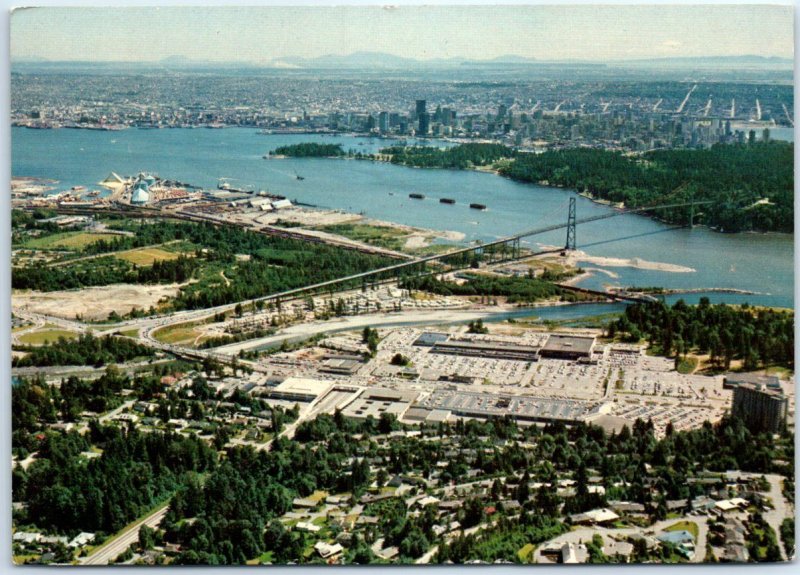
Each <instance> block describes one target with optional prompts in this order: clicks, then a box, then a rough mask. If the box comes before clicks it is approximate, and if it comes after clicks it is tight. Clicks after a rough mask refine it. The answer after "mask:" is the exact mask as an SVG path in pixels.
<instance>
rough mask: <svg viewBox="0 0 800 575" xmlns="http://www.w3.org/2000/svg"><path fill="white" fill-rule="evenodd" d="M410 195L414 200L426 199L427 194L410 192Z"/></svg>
mask: <svg viewBox="0 0 800 575" xmlns="http://www.w3.org/2000/svg"><path fill="white" fill-rule="evenodd" d="M408 197H409V198H412V199H414V200H424V199H425V196H424V195H423V194H408Z"/></svg>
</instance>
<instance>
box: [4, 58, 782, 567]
mask: <svg viewBox="0 0 800 575" xmlns="http://www.w3.org/2000/svg"><path fill="white" fill-rule="evenodd" d="M501 68H502V67H501ZM537 70H538V69H537ZM518 72H519V69H517V68H514V67H511V68H510V69H508V70H506V72H504V73H502V74H500V73H497V74H492V73H488V72H487V73H485V74H483V73H482V74H478V75H477V76H476V77H477V78H479V79H477V80H474V81H467V80H466V79H465V76H469V74H466V73H462V72H456V71H452V70H447V71H446V72H443V73H442V77H441V78H437V77H436V74H434V73H433V72H431V71H427V72H425V73H424V74H422V76H423V77H424V79H423V80H413V81H412V80H409V79H406V78H405V75H404V74H400V73H388V72H387V73H378V72H375V71H372V72H370V73H366V74H364V75H362V76H358V75H355V76H356V77H359V78H360V79H359V80H357V81H354V79H353V78H347V76H348V72H347V71H342V72H341V73H339V74H338V75H337V74H336V73H334V72H333V71H331V70H327V71H317V72H313V73H312V72H311V71H303V72H302V73H300V72H297V73H292V72H290V71H287V72H279V71H276V70H273V71H271V72H269V73H265V72H263V71H259V70H245V71H242V72H241V73H240V74H230V73H225V74H222V73H218V72H215V71H207V72H204V73H198V72H197V71H194V72H191V71H183V72H181V73H178V72H176V71H175V70H172V69H167V70H165V71H164V73H163V74H158V75H155V74H153V73H152V72H147V71H146V70H138V69H126V70H121V71H120V70H117V71H114V70H107V69H104V68H103V69H94V70H93V69H86V68H85V67H78V66H76V67H75V69H74V70H67V71H65V70H64V69H62V68H57V69H50V68H48V66H46V65H38V66H36V65H30V66H29V67H25V66H18V67H16V68H15V70H14V73H13V75H12V82H11V94H12V124H13V125H14V126H16V127H18V128H30V129H42V130H51V129H52V130H56V129H83V130H102V131H116V130H145V129H147V130H156V129H167V128H171V129H189V128H219V129H223V128H225V129H235V128H236V127H249V128H257V129H259V130H263V131H264V133H266V134H275V133H292V134H304V135H305V134H308V135H309V136H310V135H319V134H324V135H326V139H325V140H315V141H310V140H309V141H308V142H305V141H304V142H299V143H295V144H288V145H283V146H277V147H275V148H274V149H269V150H267V149H265V150H264V152H265V154H264V158H263V159H261V158H259V159H258V160H257V161H259V162H263V163H265V164H264V165H274V164H281V162H284V163H285V162H290V161H292V160H293V159H297V158H317V159H319V160H320V161H326V162H345V161H346V160H352V161H353V163H352V164H350V165H353V166H362V165H366V164H363V163H358V162H368V163H369V164H370V165H373V164H375V163H381V162H383V163H386V164H394V165H395V166H405V167H407V168H408V169H410V168H430V169H431V170H434V169H435V170H444V169H449V170H454V172H453V173H455V171H466V170H478V171H488V172H493V173H495V174H497V176H498V177H500V179H502V178H509V179H511V180H513V181H515V182H521V183H523V184H526V185H527V184H538V185H544V186H552V187H559V188H566V189H570V190H575V191H576V192H577V193H579V194H581V195H583V196H585V197H587V198H590V199H591V200H593V201H595V202H597V203H598V204H600V205H603V206H605V207H608V208H609V212H608V213H607V214H605V215H602V216H596V217H595V219H601V218H605V217H614V216H623V214H626V213H627V212H628V211H632V213H643V214H644V215H646V216H649V217H651V218H655V219H657V220H659V221H661V222H666V223H669V224H670V225H673V226H676V228H675V229H678V228H679V227H684V226H685V227H689V228H691V227H693V226H700V225H702V226H707V227H709V228H711V229H712V230H715V232H728V233H733V232H772V233H784V234H785V233H791V232H792V230H793V226H794V217H793V202H794V198H793V189H794V181H793V159H792V158H793V154H794V150H793V147H794V144H793V143H792V142H787V141H780V140H778V139H775V138H773V137H771V131H773V130H776V129H782V128H787V127H792V126H793V117H792V114H793V105H792V102H793V98H792V89H793V88H792V85H791V78H789V80H788V83H787V82H786V81H785V78H783V76H782V74H783V73H782V72H775V73H774V76H773V75H770V74H772V72H770V73H769V74H768V76H769V81H763V82H755V81H753V80H752V79H751V78H749V76H748V74H751V73H753V72H752V70H751V71H749V72H748V73H747V74H744V77H747V80H746V81H745V80H742V81H740V82H737V81H736V80H734V79H732V78H730V77H728V76H725V78H724V79H723V80H719V81H708V80H705V79H704V80H697V81H695V80H693V79H690V80H688V81H687V80H686V79H680V78H679V77H674V76H675V75H671V74H668V75H666V76H668V77H669V79H666V80H665V79H663V78H662V79H657V78H649V77H648V76H647V75H646V74H645V73H644V72H641V71H637V72H635V73H634V72H631V73H630V74H627V73H626V74H618V75H617V76H619V77H622V78H624V80H619V79H614V77H615V76H614V74H613V73H611V72H609V71H603V70H601V71H599V72H598V71H596V70H595V71H592V72H591V73H589V72H587V73H585V74H584V75H583V76H581V75H580V74H578V73H577V72H576V77H577V79H572V80H569V79H565V78H564V77H563V74H564V72H563V70H562V71H560V72H558V73H556V72H553V71H550V68H547V67H544V71H542V70H538V71H536V73H535V74H533V73H532V75H533V76H536V79H535V80H524V81H523V80H519V77H520V74H518ZM686 77H689V78H691V77H693V76H692V75H691V74H688V73H687V74H686ZM695 77H696V76H695ZM701 77H702V75H701ZM779 79H782V80H784V81H780V80H779ZM101 95H102V100H101V99H100V98H101ZM353 134H356V135H365V136H370V137H374V138H376V139H377V138H381V137H386V138H387V139H389V138H391V139H392V140H393V141H392V142H391V143H387V145H386V146H381V147H379V148H378V149H377V151H374V152H372V151H370V152H366V151H361V150H357V149H349V148H348V147H346V146H344V145H342V144H340V143H339V141H337V137H343V136H345V135H353ZM254 137H255V136H254ZM259 137H261V136H259ZM406 138H408V139H411V138H414V141H413V142H409V143H408V144H407V145H406V144H405V142H403V140H404V139H406ZM397 140H400V143H398V142H397ZM320 141H322V142H324V143H320ZM267 163H268V164H267ZM380 165H385V164H380ZM100 169H101V170H102V172H103V174H107V176H106V177H105V178H104V179H102V181H98V182H96V184H94V185H93V186H88V187H87V186H80V185H75V186H68V187H67V188H66V189H65V186H63V185H61V183H60V182H59V181H57V180H55V179H51V177H52V176H51V174H47V173H36V174H33V173H25V174H22V173H16V171H15V172H14V179H13V181H12V185H11V195H12V208H13V209H12V214H11V227H12V229H11V238H12V266H13V269H12V288H13V301H12V312H13V316H12V333H11V342H12V366H13V368H12V375H13V378H14V381H13V387H12V424H13V432H12V437H11V442H12V453H13V468H12V495H13V534H12V539H13V555H14V561H15V562H16V563H37V564H39V563H42V564H75V565H106V564H136V565H141V564H146V565H167V564H168V565H239V564H248V565H266V564H330V565H342V564H368V563H378V564H390V563H403V564H447V563H459V564H462V563H465V564H473V563H474V564H486V563H515V564H528V563H536V564H553V563H565V564H576V563H632V562H653V563H671V564H686V563H703V562H713V563H716V562H775V561H785V560H788V559H792V558H793V557H794V555H795V542H794V537H795V535H794V533H795V530H794V505H795V503H794V494H795V485H794V482H795V477H794V459H795V453H794V445H795V443H794V414H795V405H796V404H795V387H794V343H795V342H794V313H793V310H792V309H787V308H783V307H777V306H762V305H751V304H748V303H730V304H726V303H716V302H712V301H711V300H712V299H713V298H710V297H708V296H711V295H714V294H715V291H714V289H710V290H709V291H708V293H706V292H703V297H699V298H696V299H695V300H692V301H696V303H692V304H690V303H687V301H689V298H688V297H687V298H686V301H685V300H684V299H679V298H678V297H673V298H672V299H668V298H667V297H666V296H680V294H686V295H687V296H689V295H693V293H692V290H688V289H687V290H677V289H676V290H666V289H663V288H661V287H659V286H651V287H646V286H638V287H636V286H627V287H625V288H615V289H610V288H609V289H589V288H587V287H583V286H582V285H581V283H580V282H581V280H582V279H584V278H585V277H586V276H587V275H589V274H592V273H598V272H597V270H596V269H595V270H590V269H586V266H585V265H584V266H581V265H580V264H579V262H580V261H582V260H580V259H576V257H579V256H580V254H581V252H580V250H578V249H577V246H576V244H575V230H576V228H577V229H578V230H580V229H581V228H580V227H578V224H580V223H581V222H580V221H579V220H577V221H576V218H575V214H574V205H575V204H574V202H575V199H574V195H575V194H572V196H573V198H572V202H571V204H570V207H571V209H572V210H573V211H572V212H571V214H570V216H569V218H568V221H567V223H566V224H565V225H561V223H560V218H561V216H559V222H558V223H557V224H555V225H553V226H551V228H552V229H553V230H563V231H564V233H565V235H566V237H567V241H566V244H565V245H563V246H562V245H559V246H548V247H547V249H537V248H534V247H533V246H532V245H527V244H523V243H521V241H520V240H521V238H522V237H527V236H531V235H535V234H538V233H540V231H537V230H534V231H532V232H530V233H527V232H526V233H525V234H521V235H520V236H514V234H515V233H518V232H520V230H516V229H509V230H507V232H506V235H505V236H503V237H501V238H498V239H496V240H493V241H490V242H486V243H479V242H473V243H466V242H464V241H463V234H462V235H460V236H459V235H458V234H456V233H454V232H447V231H445V230H444V229H422V228H417V227H412V226H407V225H400V224H397V223H394V222H387V221H379V220H376V219H373V218H369V217H365V216H364V215H363V214H357V213H352V211H347V210H342V209H333V208H322V207H315V206H309V205H303V203H302V202H298V201H297V200H295V199H294V198H287V197H286V196H285V195H282V194H279V193H275V192H274V191H270V190H257V189H254V188H252V189H251V188H247V187H243V186H237V184H236V183H235V180H233V179H232V178H222V177H220V181H219V184H218V185H217V186H216V187H208V186H200V185H196V184H195V183H192V182H182V181H178V180H177V179H176V176H174V175H171V174H166V173H160V174H154V173H151V172H149V171H147V166H142V168H141V170H142V171H140V172H137V173H131V174H127V173H117V172H115V171H114V170H115V169H116V168H115V167H113V166H107V167H106V166H103V167H101V168H100ZM397 169H406V168H397ZM425 173H428V172H425ZM431 173H432V172H431ZM291 177H292V179H296V180H297V181H302V180H303V179H304V176H303V175H301V174H300V173H297V172H294V174H293V175H291ZM486 177H493V176H486ZM229 180H230V181H229ZM231 182H233V183H231ZM423 191H424V190H423ZM425 199H426V197H425V195H424V194H423V193H416V192H415V193H412V194H410V195H409V201H418V200H419V201H422V200H425ZM431 199H434V201H435V198H427V200H428V201H430V200H431ZM439 202H440V203H441V204H442V205H452V204H455V203H456V200H455V199H454V198H445V197H442V198H439ZM587 203H588V201H587ZM662 206H663V207H662ZM464 208H465V210H464V211H466V212H472V211H473V210H474V211H475V212H485V211H486V210H487V206H486V205H484V204H481V203H477V202H475V203H471V204H470V205H469V209H467V207H466V206H464ZM488 208H489V209H491V207H490V206H489V207H488ZM623 217H632V216H630V215H629V216H623ZM546 223H548V224H549V223H552V222H546ZM447 225H448V224H447V223H446V222H443V223H442V227H446V226H447ZM544 229H550V228H544ZM559 233H561V231H559ZM754 235H755V234H754ZM570 238H572V239H570ZM595 259H596V260H598V261H600V262H601V263H599V264H596V265H602V258H595ZM583 261H585V260H583ZM606 261H608V260H606ZM626 265H633V266H636V265H638V266H640V267H641V266H643V265H648V266H651V267H650V268H645V269H661V270H662V271H664V270H666V271H676V269H677V272H680V271H682V270H681V269H679V266H675V265H673V266H671V267H670V265H669V264H663V263H652V262H645V263H644V264H643V263H642V262H639V261H634V262H627V264H626ZM653 266H655V267H653ZM659 266H660V268H659ZM677 272H676V273H677ZM699 287H709V286H699ZM768 290H769V286H766V287H765V289H764V291H768ZM720 291H721V292H725V293H727V294H731V293H735V294H736V295H742V296H746V295H755V294H752V292H749V293H748V292H744V291H743V290H733V289H727V290H723V289H720ZM612 301H613V302H622V303H624V304H625V306H624V307H621V309H620V308H618V307H614V308H609V311H608V313H601V314H597V313H589V311H588V310H589V309H590V308H592V306H599V305H608V304H609V302H612ZM575 304H580V305H575ZM544 308H547V309H550V308H565V309H566V308H569V309H578V310H580V309H586V310H587V312H586V313H585V314H583V315H582V314H581V313H577V314H575V315H573V316H571V317H566V319H553V320H542V319H539V318H537V310H540V309H544Z"/></svg>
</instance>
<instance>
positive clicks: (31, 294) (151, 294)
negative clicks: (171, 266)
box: [11, 284, 180, 320]
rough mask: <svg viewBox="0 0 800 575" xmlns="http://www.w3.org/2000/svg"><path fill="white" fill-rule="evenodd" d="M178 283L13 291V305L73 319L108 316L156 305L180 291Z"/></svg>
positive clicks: (93, 318) (15, 307) (17, 307)
mask: <svg viewBox="0 0 800 575" xmlns="http://www.w3.org/2000/svg"><path fill="white" fill-rule="evenodd" d="M179 288H180V286H179V285H178V284H170V285H156V286H137V285H130V284H117V285H110V286H103V287H91V288H84V289H81V290H69V291H53V292H35V291H28V292H14V293H13V294H12V296H11V305H12V307H13V308H14V309H23V308H25V309H27V310H28V311H32V312H36V313H41V314H45V315H52V316H56V317H63V318H66V319H74V318H75V316H76V315H80V316H81V317H83V318H84V319H91V320H97V319H105V318H107V317H108V314H109V313H111V312H112V311H116V312H117V313H118V314H120V315H124V314H126V313H128V312H130V311H131V310H132V309H133V308H134V307H137V308H139V309H148V308H149V307H150V306H151V305H152V306H157V305H158V302H159V300H161V298H164V297H172V296H174V295H175V294H177V293H178V289H179Z"/></svg>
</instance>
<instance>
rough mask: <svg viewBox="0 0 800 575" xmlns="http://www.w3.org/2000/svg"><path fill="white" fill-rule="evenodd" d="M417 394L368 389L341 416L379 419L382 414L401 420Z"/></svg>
mask: <svg viewBox="0 0 800 575" xmlns="http://www.w3.org/2000/svg"><path fill="white" fill-rule="evenodd" d="M418 395H419V394H418V393H416V392H414V391H395V390H393V389H380V388H378V389H370V390H368V391H365V392H364V393H363V394H361V396H359V397H358V398H356V399H355V400H353V402H352V403H350V405H348V406H347V407H346V408H345V409H344V411H342V415H344V416H345V417H353V418H356V419H367V418H368V417H373V418H374V419H379V418H380V416H381V415H382V414H384V413H388V414H389V415H393V416H395V417H396V418H397V419H401V418H402V417H403V416H404V415H405V413H406V411H408V408H409V407H411V404H412V403H413V402H414V401H415V400H416V399H417V396H418Z"/></svg>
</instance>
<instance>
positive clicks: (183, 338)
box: [153, 322, 200, 345]
mask: <svg viewBox="0 0 800 575" xmlns="http://www.w3.org/2000/svg"><path fill="white" fill-rule="evenodd" d="M197 326H198V324H197V323H194V322H188V323H179V324H176V325H170V326H167V327H163V328H161V329H157V330H156V331H154V332H153V337H155V338H156V339H157V340H158V341H160V342H161V343H167V344H179V345H187V344H188V345H194V340H195V339H197V336H198V335H200V333H199V332H198V331H196V328H197Z"/></svg>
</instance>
